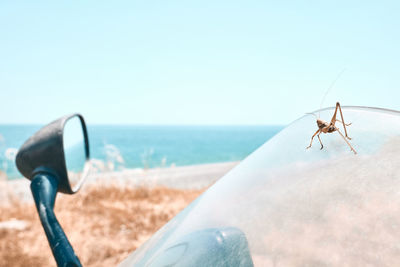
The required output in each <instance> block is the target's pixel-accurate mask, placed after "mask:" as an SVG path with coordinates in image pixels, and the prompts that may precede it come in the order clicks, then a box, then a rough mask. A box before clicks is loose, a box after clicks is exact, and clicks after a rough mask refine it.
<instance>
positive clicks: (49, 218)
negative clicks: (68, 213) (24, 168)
mask: <svg viewBox="0 0 400 267" xmlns="http://www.w3.org/2000/svg"><path fill="white" fill-rule="evenodd" d="M57 187H58V180H57V178H56V177H55V176H53V175H50V174H48V173H39V174H36V175H35V176H34V177H33V179H32V183H31V190H32V195H33V198H34V199H35V204H36V208H37V211H38V213H39V217H40V221H41V222H42V226H43V228H44V231H45V232H46V236H47V240H48V241H49V245H50V247H51V250H52V252H53V255H54V258H55V259H56V262H57V265H58V266H63V267H64V266H65V267H67V266H68V267H70V266H71V267H75V266H78V267H81V266H82V265H81V263H80V261H79V259H78V257H77V256H76V255H75V252H74V250H73V248H72V246H71V244H70V243H69V241H68V239H67V236H66V235H65V233H64V231H63V229H62V227H61V226H60V224H59V222H58V221H57V218H56V215H55V214H54V210H53V209H54V203H55V200H56V195H57Z"/></svg>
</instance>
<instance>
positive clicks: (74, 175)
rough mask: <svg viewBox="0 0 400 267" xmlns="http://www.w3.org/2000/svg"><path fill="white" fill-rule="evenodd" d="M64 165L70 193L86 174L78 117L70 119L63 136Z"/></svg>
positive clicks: (82, 133)
mask: <svg viewBox="0 0 400 267" xmlns="http://www.w3.org/2000/svg"><path fill="white" fill-rule="evenodd" d="M63 143H64V155H65V164H66V167H67V172H68V180H69V183H70V185H71V188H72V191H74V192H75V191H77V190H78V189H79V187H80V185H81V184H82V182H83V180H84V178H85V177H86V174H87V166H86V165H87V164H86V158H87V157H86V149H85V137H84V132H83V128H82V123H81V120H80V119H79V117H78V116H75V117H72V118H70V119H69V120H68V121H67V122H66V124H65V126H64V134H63Z"/></svg>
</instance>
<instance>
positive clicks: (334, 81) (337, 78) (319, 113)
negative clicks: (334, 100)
mask: <svg viewBox="0 0 400 267" xmlns="http://www.w3.org/2000/svg"><path fill="white" fill-rule="evenodd" d="M345 70H346V68H344V69H342V71H341V72H339V74H338V75H337V76H336V78H335V79H334V80H333V82H332V83H331V85H329V87H328V89H327V90H326V92H325V94H324V97H323V98H322V101H321V104H320V105H319V111H318V118H319V116H320V115H321V108H322V104H323V103H324V101H325V98H326V96H327V95H328V93H329V91H330V90H331V89H332V88H333V86H334V85H335V84H336V82H337V80H339V78H340V76H342V74H343V72H344V71H345Z"/></svg>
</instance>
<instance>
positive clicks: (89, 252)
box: [0, 186, 201, 266]
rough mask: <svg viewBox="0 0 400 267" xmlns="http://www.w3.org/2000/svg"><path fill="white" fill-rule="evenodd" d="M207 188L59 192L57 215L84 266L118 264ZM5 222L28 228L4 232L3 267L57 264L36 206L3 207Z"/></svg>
mask: <svg viewBox="0 0 400 267" xmlns="http://www.w3.org/2000/svg"><path fill="white" fill-rule="evenodd" d="M200 193H201V190H175V189H168V188H119V187H113V186H111V187H110V186H108V187H100V186H92V187H86V188H83V189H82V190H81V192H79V193H78V194H76V195H74V196H67V195H62V194H59V195H58V196H57V201H56V208H55V210H56V214H57V216H58V219H59V221H60V223H61V225H62V226H63V227H64V230H65V232H66V233H67V235H68V237H69V239H70V242H71V243H72V245H73V247H74V249H75V252H76V253H77V255H78V257H79V258H80V260H81V262H82V264H83V265H84V266H113V265H116V264H117V263H118V262H120V261H121V260H122V259H124V258H125V257H126V256H127V255H128V254H129V253H131V252H132V251H134V250H135V249H136V248H137V247H138V246H140V245H141V244H142V243H143V242H144V241H146V240H147V239H148V238H149V237H150V236H151V235H152V234H153V233H154V232H155V231H156V230H157V229H159V228H160V227H161V226H162V225H164V224H165V223H166V222H167V221H168V220H169V219H171V218H172V217H173V216H174V215H175V214H176V213H178V212H179V211H180V210H182V209H183V208H184V207H186V206H187V205H188V204H189V203H190V202H191V201H193V200H194V199H195V198H196V197H197V196H198V195H199V194H200ZM0 209H1V213H0V222H1V221H2V222H4V221H10V220H13V219H16V220H21V221H23V222H26V227H24V228H25V229H23V230H18V229H10V228H0V266H54V265H55V261H54V259H53V257H52V254H51V251H50V248H49V246H48V243H47V240H46V237H45V234H44V231H43V229H42V227H41V225H40V222H39V218H38V215H37V213H36V209H35V207H34V205H33V203H31V202H29V203H26V202H21V201H19V200H17V199H14V200H12V201H11V202H10V204H9V205H3V206H0Z"/></svg>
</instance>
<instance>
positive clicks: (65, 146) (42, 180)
mask: <svg viewBox="0 0 400 267" xmlns="http://www.w3.org/2000/svg"><path fill="white" fill-rule="evenodd" d="M16 165H17V168H18V170H19V171H20V172H21V173H22V175H24V176H25V177H26V178H28V179H29V180H31V181H32V182H31V191H32V195H33V198H34V200H35V204H36V208H37V211H38V213H39V217H40V221H41V223H42V226H43V228H44V231H45V232H46V236H47V240H48V241H49V245H50V247H51V250H52V252H53V255H54V258H55V260H56V262H57V265H58V266H81V263H80V261H79V259H78V257H77V256H76V255H75V252H74V250H73V248H72V246H71V244H70V243H69V241H68V239H67V237H66V235H65V233H64V231H63V229H62V227H61V226H60V224H59V222H58V220H57V218H56V216H55V214H54V204H55V199H56V195H57V192H62V193H67V194H73V193H76V192H77V191H78V190H79V188H80V187H81V186H82V183H83V181H84V179H85V178H86V176H87V174H88V172H89V166H90V164H89V140H88V134H87V130H86V125H85V121H84V119H83V117H82V116H81V115H79V114H73V115H68V116H65V117H62V118H60V119H58V120H55V121H53V122H52V123H50V124H48V125H46V126H44V127H43V128H42V129H40V130H39V131H38V132H37V133H35V134H34V135H33V136H32V137H31V138H29V139H28V140H27V141H26V142H25V143H24V144H23V145H22V146H21V148H20V150H19V152H18V154H17V157H16Z"/></svg>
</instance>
